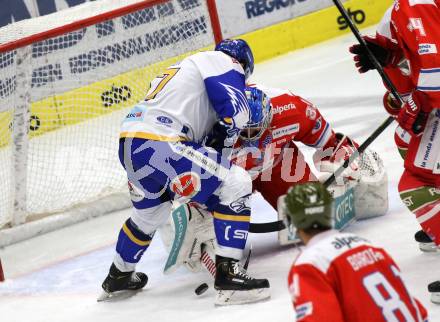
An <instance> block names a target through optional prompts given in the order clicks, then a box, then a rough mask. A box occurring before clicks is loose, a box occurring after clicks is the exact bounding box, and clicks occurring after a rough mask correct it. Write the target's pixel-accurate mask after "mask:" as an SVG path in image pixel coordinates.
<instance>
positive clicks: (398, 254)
mask: <svg viewBox="0 0 440 322" xmlns="http://www.w3.org/2000/svg"><path fill="white" fill-rule="evenodd" d="M353 42H354V38H353V37H352V36H346V37H342V38H338V39H336V40H332V41H329V42H326V43H322V44H319V45H317V46H314V47H310V48H307V49H304V50H299V51H296V52H293V53H291V54H288V55H284V56H281V57H279V58H275V59H273V60H271V61H268V62H265V63H262V64H258V65H257V66H256V68H255V74H254V77H253V80H254V81H257V82H261V83H264V84H265V85H268V86H274V87H283V88H289V89H291V90H292V92H294V93H296V94H298V95H300V96H302V97H304V98H306V99H308V100H310V101H312V102H314V103H315V105H317V106H318V107H319V108H320V110H321V112H322V114H323V115H324V116H325V117H326V118H327V119H328V120H329V121H331V123H332V125H333V126H334V128H335V129H336V130H338V131H340V132H344V133H346V134H348V135H351V136H352V137H353V138H355V139H356V140H357V141H358V142H362V141H363V139H365V137H367V136H368V135H369V133H371V132H372V130H374V129H375V127H377V126H378V125H379V124H380V123H381V122H382V121H383V120H384V119H385V118H386V114H385V112H384V111H383V108H382V95H383V92H384V88H383V86H382V83H381V81H380V79H379V77H378V76H377V74H376V73H375V72H369V73H367V74H366V75H360V74H358V73H357V72H356V71H355V68H354V64H353V63H352V58H351V56H350V55H349V53H348V49H347V48H348V47H349V45H350V44H352V43H353ZM394 128H395V125H394V124H393V125H391V126H390V127H389V129H387V130H386V131H385V133H383V134H382V135H381V136H380V137H379V138H378V140H377V142H375V143H374V144H373V145H372V147H373V149H374V150H376V151H377V152H378V153H379V154H380V156H381V157H382V158H383V160H384V162H385V165H386V167H387V170H388V174H389V195H390V210H389V213H388V214H387V215H386V216H384V217H380V218H375V219H370V220H368V221H363V222H357V223H355V224H353V225H352V226H350V227H349V228H348V229H347V230H348V231H351V232H355V233H358V234H359V235H362V236H364V237H367V238H369V239H370V240H371V241H373V242H374V243H376V244H378V245H381V246H383V247H385V248H386V250H388V251H389V253H390V254H391V255H392V256H393V257H394V259H395V260H396V261H397V263H398V264H399V265H400V268H401V269H402V271H403V276H404V278H405V279H406V281H407V285H408V287H409V289H410V290H411V291H412V293H413V294H415V295H416V296H417V297H418V298H419V299H420V300H421V301H422V303H423V304H424V305H425V306H426V307H427V309H428V311H429V313H430V321H440V306H436V305H434V304H431V303H430V302H429V295H428V292H427V290H426V285H427V284H428V283H429V282H431V281H433V280H436V279H440V253H439V254H426V253H421V252H420V251H419V250H418V247H417V245H416V243H415V241H414V239H413V235H414V233H415V232H416V231H417V230H418V229H419V226H418V224H417V222H416V220H415V218H414V216H413V215H412V214H411V213H409V211H408V210H407V209H406V208H405V207H404V206H403V204H402V202H401V201H400V199H399V197H398V193H397V183H398V181H399V177H400V174H401V172H402V160H401V158H400V157H399V155H398V153H397V151H396V148H395V146H394V144H393V132H394ZM306 153H309V151H306ZM253 213H254V216H255V217H254V219H253V221H265V220H273V219H275V213H274V211H273V210H271V209H270V208H269V206H268V205H267V204H265V202H264V201H263V200H261V199H260V198H259V197H256V198H254V203H253ZM129 214H130V210H126V211H121V212H118V213H114V214H111V215H108V216H104V217H101V218H98V219H94V220H91V221H88V222H83V223H81V224H77V225H75V226H71V227H68V228H64V229H62V230H59V231H56V232H53V233H49V234H46V235H44V236H40V237H37V238H34V239H32V240H28V241H26V242H22V243H19V244H15V245H13V246H10V247H6V248H5V249H1V250H0V258H1V260H2V262H3V266H4V269H5V275H6V278H7V281H6V282H5V283H0V321H1V322H15V321H19V322H121V321H124V322H131V321H136V322H138V321H139V322H140V321H148V322H156V321H160V322H168V321H169V322H176V321H182V322H211V321H221V322H225V321H240V322H245V321H249V322H258V321H261V322H268V321H273V322H278V321H294V314H293V310H292V307H291V303H290V298H289V294H288V292H287V285H286V278H287V272H288V269H289V267H290V265H291V263H292V260H293V258H294V257H295V255H296V254H297V251H298V250H297V249H295V248H292V247H284V248H281V247H279V246H278V244H277V240H276V234H266V235H264V234H260V235H253V234H251V236H250V237H249V241H248V245H249V244H252V245H253V257H252V260H251V264H250V267H249V270H250V273H251V274H252V275H254V276H256V277H267V278H268V279H269V280H270V283H271V293H272V298H271V299H270V300H269V301H267V302H263V303H257V304H251V305H242V306H234V307H222V308H215V307H214V305H213V298H214V291H213V289H212V279H211V278H210V276H209V275H208V273H205V272H201V273H199V274H191V273H189V272H187V271H185V270H184V269H181V270H179V271H177V272H176V273H174V274H172V275H168V276H165V275H163V274H162V269H163V267H164V264H165V260H166V256H167V254H166V253H165V251H164V248H163V245H162V243H161V241H160V239H159V238H156V239H155V240H154V241H153V243H152V245H151V247H150V249H149V250H148V252H147V253H146V255H145V256H144V257H143V260H142V261H141V263H140V265H139V266H138V270H140V271H144V272H145V273H147V274H148V276H149V282H148V285H147V286H146V288H145V289H144V290H143V291H142V292H139V293H137V294H136V295H135V296H133V297H131V298H127V299H124V300H120V301H116V302H106V303H97V302H96V297H97V296H98V294H99V293H100V285H101V282H102V281H103V279H104V278H105V276H106V274H107V271H108V268H109V265H110V263H111V261H112V258H113V251H114V243H115V241H116V238H117V233H118V231H119V228H120V226H121V224H122V223H123V221H124V220H125V219H126V218H127V217H128V216H129ZM205 281H206V282H208V283H209V284H210V286H211V288H210V289H209V290H208V291H207V292H206V293H205V294H203V295H202V296H200V297H197V296H196V295H195V294H194V288H195V287H197V286H198V285H199V284H200V283H201V282H205ZM365 321H366V322H370V321H369V320H368V317H367V316H366V317H365ZM323 322H325V321H323Z"/></svg>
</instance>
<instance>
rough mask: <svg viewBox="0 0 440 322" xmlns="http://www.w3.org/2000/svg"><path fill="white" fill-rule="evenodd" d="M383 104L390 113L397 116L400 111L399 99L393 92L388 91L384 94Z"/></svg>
mask: <svg viewBox="0 0 440 322" xmlns="http://www.w3.org/2000/svg"><path fill="white" fill-rule="evenodd" d="M383 106H384V107H385V110H386V111H387V113H388V114H390V115H391V116H397V114H399V112H400V104H399V101H398V100H396V99H395V98H394V96H393V94H391V92H388V91H387V92H386V93H385V94H384V96H383Z"/></svg>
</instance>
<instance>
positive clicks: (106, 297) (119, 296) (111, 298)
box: [96, 289, 142, 302]
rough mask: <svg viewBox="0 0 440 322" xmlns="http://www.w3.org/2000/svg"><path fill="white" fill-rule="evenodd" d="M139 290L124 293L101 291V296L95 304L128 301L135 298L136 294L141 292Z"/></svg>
mask: <svg viewBox="0 0 440 322" xmlns="http://www.w3.org/2000/svg"><path fill="white" fill-rule="evenodd" d="M141 291H142V289H140V290H124V291H117V292H112V293H108V292H106V291H103V292H102V293H101V295H99V296H98V298H97V299H96V301H97V302H116V301H121V300H125V299H128V298H130V297H132V296H135V295H136V294H137V293H139V292H141Z"/></svg>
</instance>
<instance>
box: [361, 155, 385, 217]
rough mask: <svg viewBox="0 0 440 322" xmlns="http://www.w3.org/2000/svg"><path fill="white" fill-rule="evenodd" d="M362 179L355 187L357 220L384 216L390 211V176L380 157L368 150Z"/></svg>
mask: <svg viewBox="0 0 440 322" xmlns="http://www.w3.org/2000/svg"><path fill="white" fill-rule="evenodd" d="M359 168H360V172H361V177H360V180H359V182H358V183H357V184H356V185H355V186H354V196H355V201H354V205H355V213H356V219H366V218H371V217H376V216H383V215H385V214H386V213H387V211H388V175H387V172H386V170H385V167H384V165H383V162H382V160H381V158H380V157H379V155H378V154H377V153H376V152H374V151H372V150H370V149H367V150H366V151H364V153H362V155H361V158H360V162H359Z"/></svg>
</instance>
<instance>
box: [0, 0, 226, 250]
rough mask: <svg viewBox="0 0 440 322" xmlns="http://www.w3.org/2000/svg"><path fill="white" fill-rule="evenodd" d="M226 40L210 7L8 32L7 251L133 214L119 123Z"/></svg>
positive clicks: (96, 17) (0, 94)
mask: <svg viewBox="0 0 440 322" xmlns="http://www.w3.org/2000/svg"><path fill="white" fill-rule="evenodd" d="M220 39H221V32H220V27H219V22H218V15H217V12H216V8H215V1H212V0H124V1H118V0H101V1H97V2H87V3H84V4H82V5H79V6H76V7H73V8H70V9H66V10H63V11H59V12H56V13H54V14H51V15H47V16H43V17H38V18H34V19H28V20H24V21H20V22H17V23H13V24H10V25H7V26H5V27H3V28H0V164H1V167H0V182H1V184H0V246H4V245H7V244H10V243H13V242H17V241H19V240H21V239H25V238H29V237H31V236H33V235H35V234H38V233H41V232H45V231H50V230H53V229H57V228H60V227H62V226H65V225H68V224H71V223H74V222H78V221H81V220H84V219H86V218H90V217H94V216H97V215H101V214H102V213H108V212H111V211H113V210H118V209H122V208H126V207H128V206H130V199H129V197H128V189H127V187H126V175H125V173H124V171H123V168H122V167H121V166H120V164H119V160H118V155H117V149H118V135H119V124H120V122H121V120H122V119H123V117H124V115H125V114H126V113H127V111H128V110H129V109H130V107H131V106H132V105H133V104H135V103H136V102H138V101H140V100H142V99H143V98H144V95H145V94H146V92H147V90H148V87H149V82H150V80H151V79H153V78H154V77H155V76H156V75H157V74H159V73H160V72H161V71H162V70H163V69H164V68H165V67H167V66H168V65H170V64H172V63H173V62H176V61H177V60H179V59H182V58H183V57H185V56H186V55H188V54H190V53H192V52H194V51H197V50H200V49H202V48H207V47H208V46H213V45H214V42H215V41H219V40H220Z"/></svg>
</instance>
